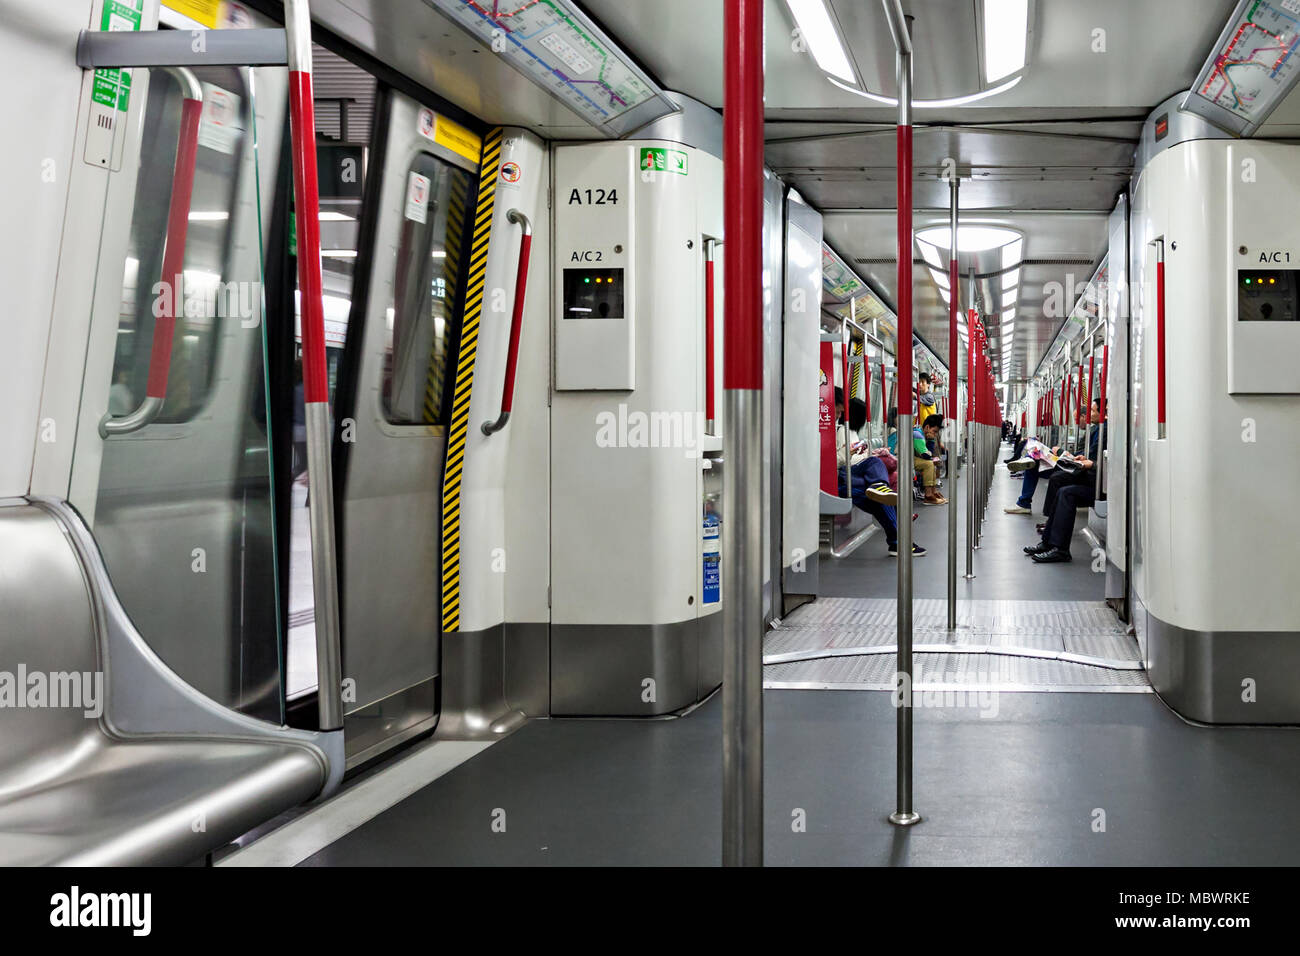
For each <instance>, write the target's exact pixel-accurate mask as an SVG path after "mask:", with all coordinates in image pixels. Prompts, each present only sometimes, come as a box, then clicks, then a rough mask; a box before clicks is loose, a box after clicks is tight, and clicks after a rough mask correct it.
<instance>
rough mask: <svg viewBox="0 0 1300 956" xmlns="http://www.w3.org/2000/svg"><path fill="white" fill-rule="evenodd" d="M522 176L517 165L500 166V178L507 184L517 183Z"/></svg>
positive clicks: (522, 172) (506, 164)
mask: <svg viewBox="0 0 1300 956" xmlns="http://www.w3.org/2000/svg"><path fill="white" fill-rule="evenodd" d="M523 174H524V171H523V170H522V169H520V168H519V164H518V163H502V164H501V178H502V179H503V180H505V181H506V182H508V183H517V182H519V177H520V176H522V175H523Z"/></svg>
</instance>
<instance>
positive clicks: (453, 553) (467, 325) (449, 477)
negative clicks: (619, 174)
mask: <svg viewBox="0 0 1300 956" xmlns="http://www.w3.org/2000/svg"><path fill="white" fill-rule="evenodd" d="M500 162H501V129H500V128H499V127H498V128H496V129H493V130H492V132H490V133H488V135H487V136H486V137H485V138H484V139H483V147H482V152H481V154H480V157H479V177H478V205H477V207H476V208H475V210H474V232H473V238H472V239H471V241H470V249H469V272H468V278H467V280H466V284H465V311H464V316H465V319H464V321H463V322H462V323H461V332H460V350H459V354H458V355H457V357H456V387H455V389H454V391H453V392H452V398H451V425H450V427H449V428H448V430H447V468H446V472H445V476H446V477H445V478H444V480H443V484H442V629H443V631H445V632H450V631H455V630H459V629H460V497H461V495H460V491H461V477H462V475H463V474H464V470H465V438H466V436H467V434H468V433H469V397H470V389H471V387H472V386H473V383H474V359H475V357H476V356H477V355H478V328H479V320H480V319H481V318H482V316H483V285H484V282H485V280H486V278H487V258H488V240H489V238H490V237H491V232H492V211H493V209H494V208H495V200H496V187H497V167H498V166H499V165H500ZM449 252H450V250H449Z"/></svg>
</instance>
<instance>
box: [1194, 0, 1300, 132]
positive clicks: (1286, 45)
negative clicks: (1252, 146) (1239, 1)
mask: <svg viewBox="0 0 1300 956" xmlns="http://www.w3.org/2000/svg"><path fill="white" fill-rule="evenodd" d="M1297 45H1300V0H1271V2H1270V0H1253V2H1252V3H1251V4H1250V5H1249V6H1247V7H1246V9H1245V12H1244V13H1243V14H1242V16H1241V17H1240V18H1239V19H1238V20H1237V22H1236V23H1235V24H1234V26H1233V27H1232V28H1231V29H1230V30H1229V32H1228V34H1227V40H1226V42H1224V43H1223V45H1222V46H1221V47H1220V49H1219V50H1218V51H1217V52H1216V53H1215V56H1214V58H1213V59H1212V60H1211V62H1210V63H1209V64H1208V65H1207V70H1203V71H1202V77H1201V79H1200V81H1199V82H1198V84H1197V87H1196V92H1197V94H1199V95H1200V96H1201V97H1203V98H1204V99H1206V100H1209V101H1210V102H1211V103H1214V104H1215V105H1217V106H1219V107H1222V108H1223V109H1225V110H1228V111H1229V112H1231V113H1233V114H1235V115H1237V116H1240V117H1241V118H1242V119H1245V120H1248V121H1255V120H1256V119H1257V118H1258V117H1260V116H1262V115H1264V114H1265V113H1266V112H1267V111H1269V110H1271V109H1272V108H1273V107H1274V106H1276V105H1277V102H1278V100H1279V98H1280V97H1281V95H1282V94H1284V93H1285V92H1287V91H1288V90H1289V89H1290V88H1291V86H1292V85H1293V84H1294V83H1295V81H1296V79H1297V77H1296V70H1297V69H1298V68H1300V62H1298V61H1297V57H1296V47H1297Z"/></svg>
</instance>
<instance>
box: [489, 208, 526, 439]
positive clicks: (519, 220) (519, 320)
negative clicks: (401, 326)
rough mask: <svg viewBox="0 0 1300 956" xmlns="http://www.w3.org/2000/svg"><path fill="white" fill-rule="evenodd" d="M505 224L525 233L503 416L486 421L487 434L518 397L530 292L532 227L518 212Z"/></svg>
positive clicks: (503, 421)
mask: <svg viewBox="0 0 1300 956" xmlns="http://www.w3.org/2000/svg"><path fill="white" fill-rule="evenodd" d="M506 221H508V222H511V223H514V224H515V225H517V226H519V227H520V228H521V229H522V230H523V235H522V236H521V237H520V239H519V268H518V269H517V270H516V271H515V306H514V309H513V310H512V311H511V313H510V346H509V350H508V351H507V352H506V377H505V381H504V382H502V384H501V414H500V415H498V416H497V419H496V421H493V422H484V423H483V425H482V426H481V427H482V429H483V434H484V435H491V434H492V433H493V432H499V431H500V430H501V429H503V428H505V427H506V422H508V421H510V410H511V408H512V407H513V406H514V398H515V370H516V369H517V368H518V367H519V333H520V331H521V330H522V329H523V327H524V297H525V295H526V294H527V291H528V257H529V255H530V254H531V252H532V249H533V224H532V222H531V221H530V220H529V218H528V217H527V216H526V215H524V214H523V213H522V212H520V211H519V210H518V209H511V210H510V211H509V212H507V213H506Z"/></svg>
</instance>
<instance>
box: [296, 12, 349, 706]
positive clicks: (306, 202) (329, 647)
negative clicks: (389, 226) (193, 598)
mask: <svg viewBox="0 0 1300 956" xmlns="http://www.w3.org/2000/svg"><path fill="white" fill-rule="evenodd" d="M285 39H286V45H287V50H288V65H289V131H290V134H291V136H292V146H293V157H292V166H293V192H294V204H295V211H296V214H297V222H298V290H299V293H300V297H301V298H300V301H301V307H300V308H301V315H302V368H303V411H304V415H305V418H306V426H307V472H308V476H309V478H310V481H311V498H310V501H309V508H310V511H311V516H310V526H311V547H312V589H313V591H312V593H313V601H314V603H315V611H316V668H317V673H318V676H319V679H320V692H319V694H318V696H317V707H318V710H319V714H320V725H321V729H322V730H338V729H340V728H342V726H343V701H342V669H343V665H342V656H341V652H340V649H339V607H338V561H337V553H336V543H335V538H334V484H333V476H332V470H331V455H330V449H331V446H332V442H333V433H332V429H331V427H330V409H329V378H328V375H327V374H326V360H325V312H324V299H323V297H322V296H323V287H322V283H321V264H320V192H319V188H318V185H317V182H316V119H315V114H314V112H313V102H312V83H311V12H310V10H309V9H308V6H307V0H286V3H285Z"/></svg>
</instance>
